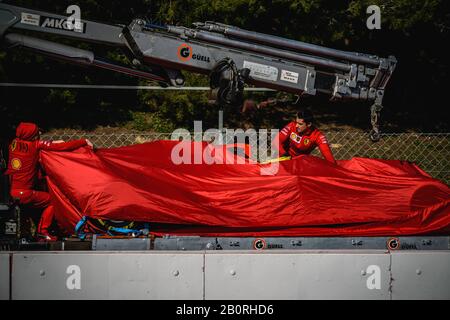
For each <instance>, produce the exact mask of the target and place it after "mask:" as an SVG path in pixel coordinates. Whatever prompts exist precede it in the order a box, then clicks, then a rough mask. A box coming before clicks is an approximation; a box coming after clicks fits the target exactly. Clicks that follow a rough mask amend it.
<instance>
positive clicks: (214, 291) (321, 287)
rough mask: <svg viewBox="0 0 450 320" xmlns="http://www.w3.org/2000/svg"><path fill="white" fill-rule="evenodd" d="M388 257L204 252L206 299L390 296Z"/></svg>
mask: <svg viewBox="0 0 450 320" xmlns="http://www.w3.org/2000/svg"><path fill="white" fill-rule="evenodd" d="M389 262H390V259H389V254H388V253H386V252H383V251H375V250H373V251H368V252H358V253H355V252H348V251H347V252H342V251H338V252H336V251H335V252H308V251H304V252H299V251H292V252H286V251H283V252H282V253H280V252H277V253H272V252H270V253H269V252H260V253H254V252H253V253H245V252H241V253H237V252H230V253H215V252H213V253H209V252H208V254H206V257H205V298H206V299H207V300H209V299H238V300H239V299H256V300H260V299H262V300H266V299H285V300H291V299H390V292H389V290H390V288H389V284H390V272H389V267H390V266H389Z"/></svg>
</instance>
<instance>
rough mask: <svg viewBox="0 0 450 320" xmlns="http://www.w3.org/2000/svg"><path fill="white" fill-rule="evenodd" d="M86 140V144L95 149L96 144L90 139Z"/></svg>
mask: <svg viewBox="0 0 450 320" xmlns="http://www.w3.org/2000/svg"><path fill="white" fill-rule="evenodd" d="M85 140H86V144H87V145H88V146H89V147H91V148H92V149H94V144H93V143H92V142H91V141H90V140H89V139H85Z"/></svg>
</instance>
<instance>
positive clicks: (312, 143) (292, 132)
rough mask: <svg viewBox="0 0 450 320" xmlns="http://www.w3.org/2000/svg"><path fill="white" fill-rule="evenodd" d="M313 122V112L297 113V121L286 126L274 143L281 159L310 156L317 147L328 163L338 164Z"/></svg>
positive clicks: (303, 111)
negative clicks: (284, 157) (303, 155)
mask: <svg viewBox="0 0 450 320" xmlns="http://www.w3.org/2000/svg"><path fill="white" fill-rule="evenodd" d="M313 122H314V117H313V114H312V113H311V111H309V110H302V111H299V112H298V113H297V118H296V119H295V121H292V122H290V123H289V124H288V125H287V126H285V127H284V128H283V130H281V132H280V133H279V134H278V137H277V138H276V139H275V141H274V147H275V148H278V155H279V157H283V156H291V157H296V156H299V155H302V154H310V153H311V152H312V151H313V150H314V149H315V148H316V147H319V150H320V152H321V153H322V155H323V157H324V158H325V159H326V160H327V161H329V162H331V163H334V164H335V163H336V160H335V159H334V157H333V153H332V152H331V150H330V146H329V145H328V141H327V139H326V138H325V136H324V134H323V133H322V132H320V131H319V130H318V129H317V128H316V127H314V126H313ZM278 139H279V140H278Z"/></svg>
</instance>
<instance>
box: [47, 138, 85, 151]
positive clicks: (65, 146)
mask: <svg viewBox="0 0 450 320" xmlns="http://www.w3.org/2000/svg"><path fill="white" fill-rule="evenodd" d="M86 145H92V144H90V141H89V140H87V139H79V140H73V141H68V142H60V143H54V142H52V141H43V140H40V141H39V145H38V149H40V150H48V151H72V150H75V149H78V148H81V147H84V146H86Z"/></svg>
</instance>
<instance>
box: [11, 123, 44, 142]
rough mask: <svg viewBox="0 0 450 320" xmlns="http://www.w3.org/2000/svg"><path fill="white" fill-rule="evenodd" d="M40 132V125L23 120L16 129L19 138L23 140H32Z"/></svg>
mask: <svg viewBox="0 0 450 320" xmlns="http://www.w3.org/2000/svg"><path fill="white" fill-rule="evenodd" d="M38 133H39V128H38V126H37V125H36V124H34V123H29V122H21V123H20V124H19V126H18V127H17V129H16V136H17V138H19V139H22V140H32V139H33V138H34V137H35V136H36V135H37V134H38Z"/></svg>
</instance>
